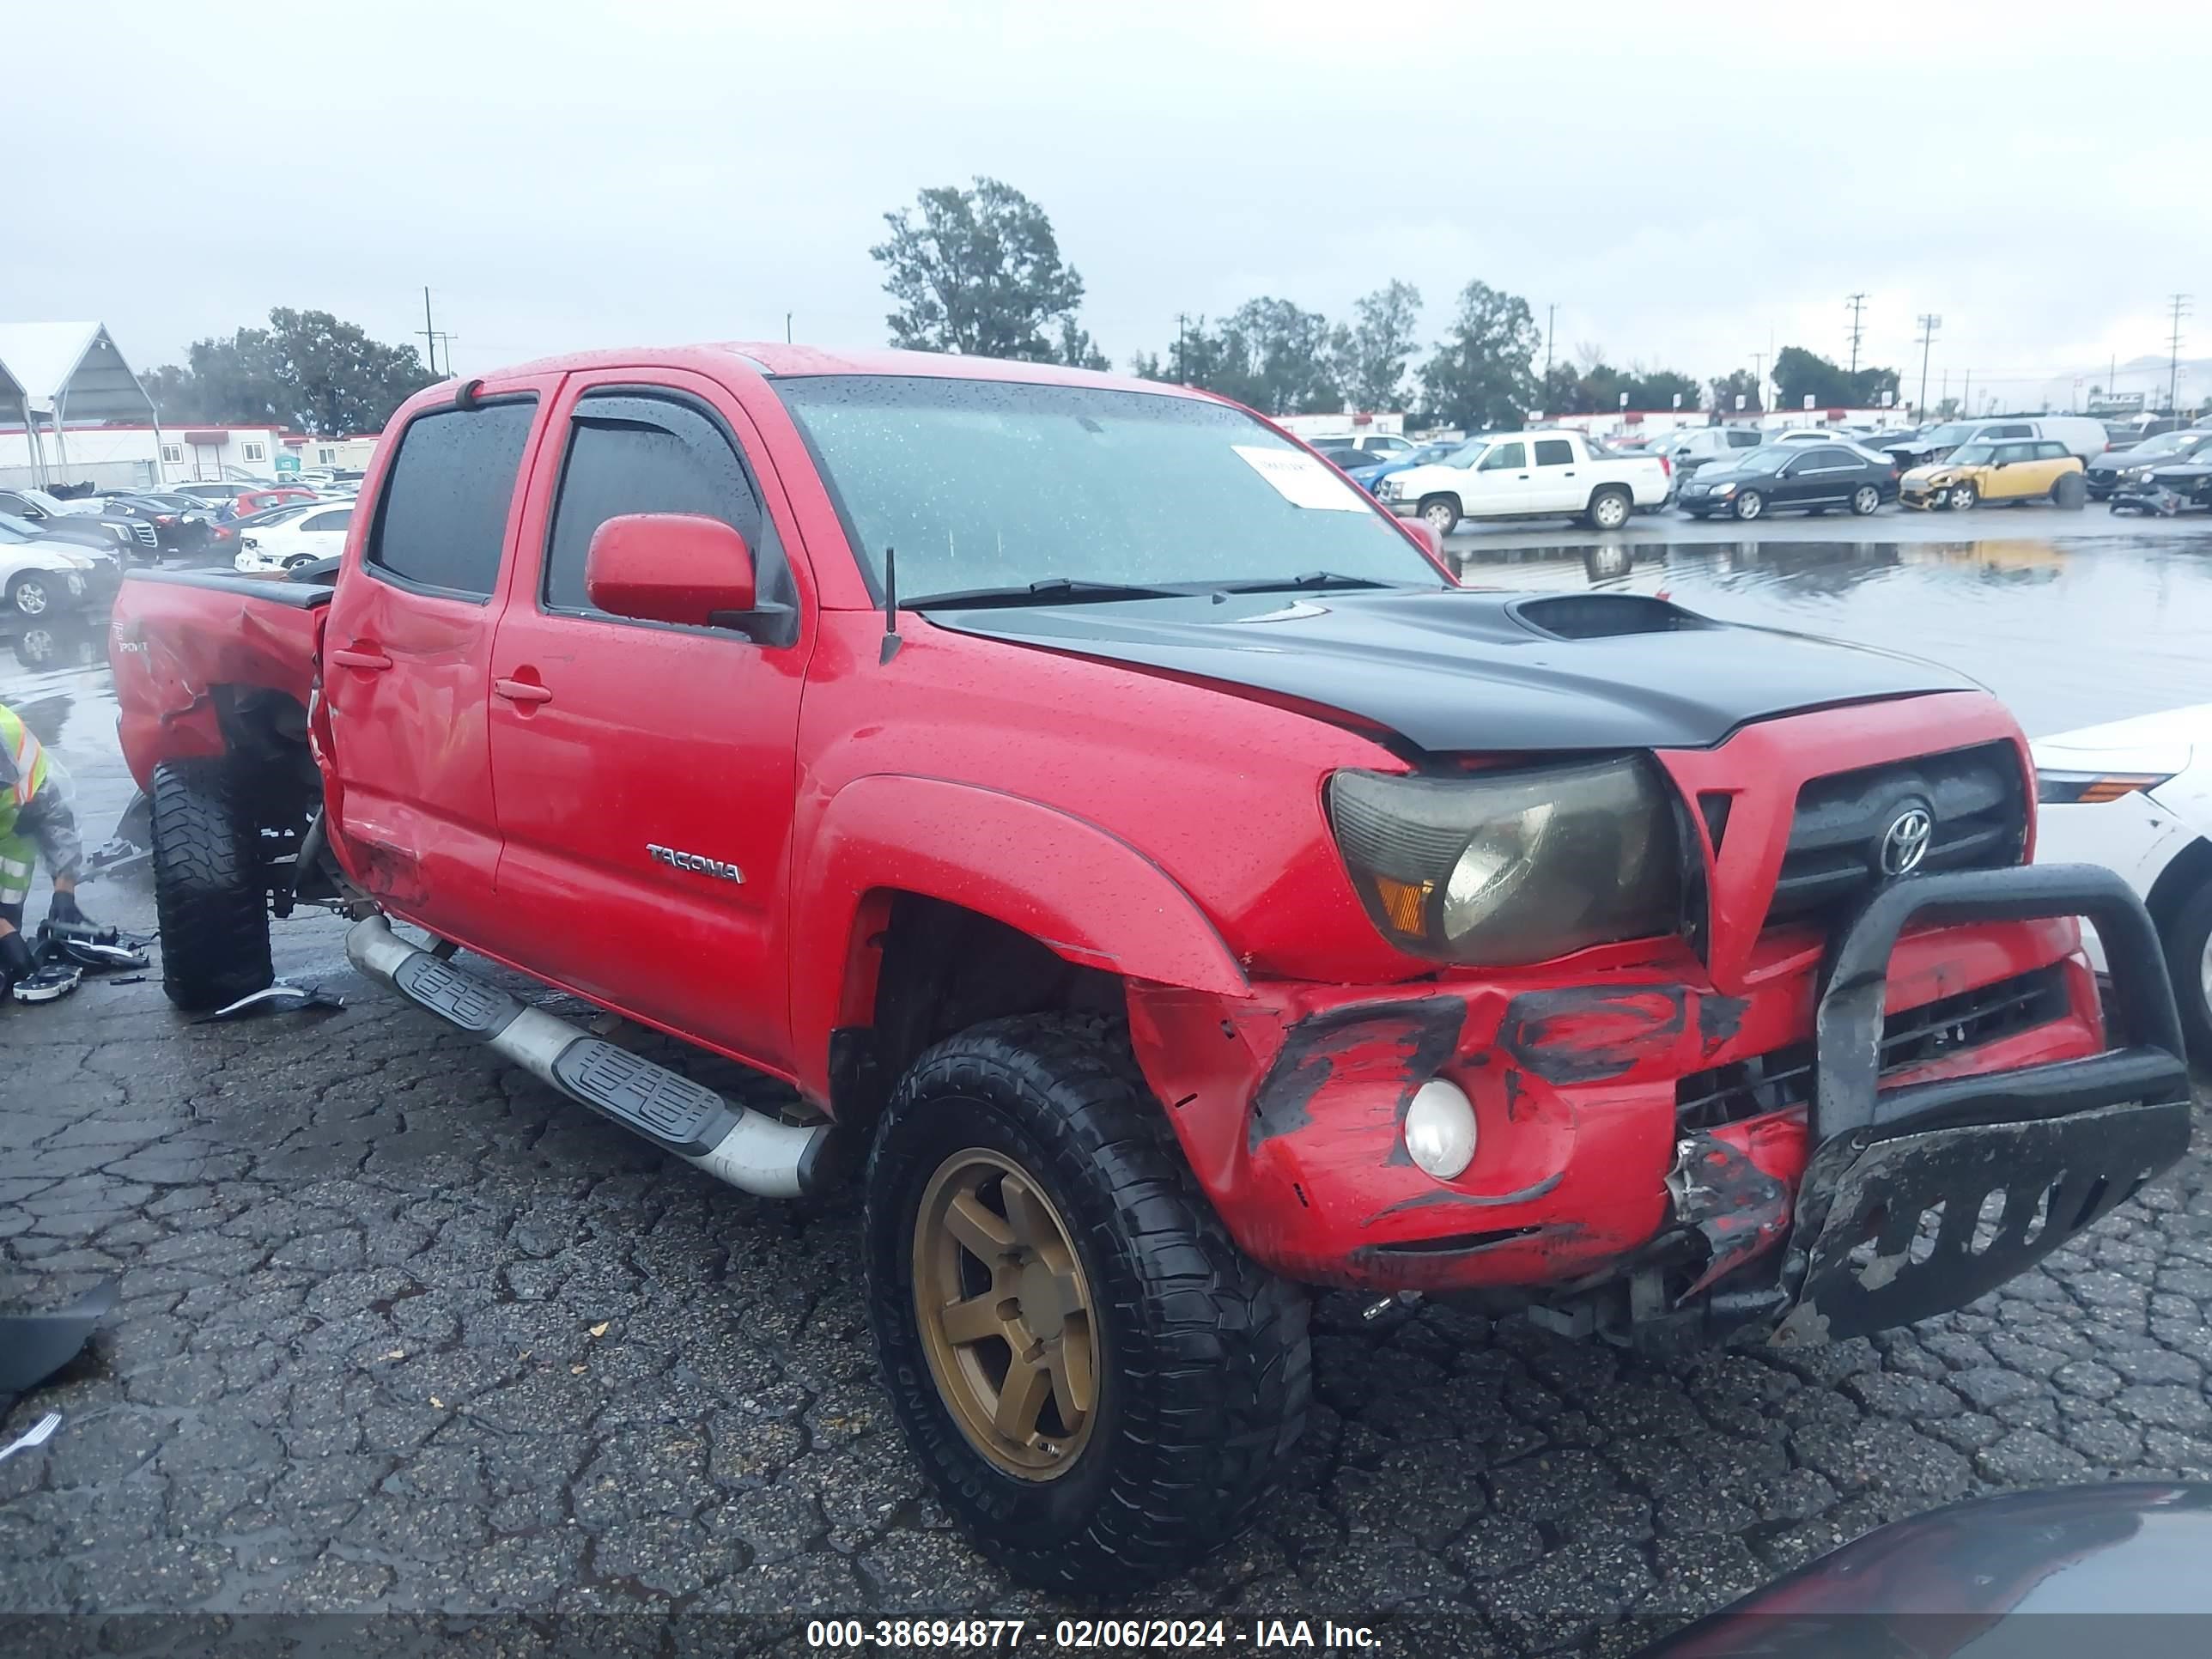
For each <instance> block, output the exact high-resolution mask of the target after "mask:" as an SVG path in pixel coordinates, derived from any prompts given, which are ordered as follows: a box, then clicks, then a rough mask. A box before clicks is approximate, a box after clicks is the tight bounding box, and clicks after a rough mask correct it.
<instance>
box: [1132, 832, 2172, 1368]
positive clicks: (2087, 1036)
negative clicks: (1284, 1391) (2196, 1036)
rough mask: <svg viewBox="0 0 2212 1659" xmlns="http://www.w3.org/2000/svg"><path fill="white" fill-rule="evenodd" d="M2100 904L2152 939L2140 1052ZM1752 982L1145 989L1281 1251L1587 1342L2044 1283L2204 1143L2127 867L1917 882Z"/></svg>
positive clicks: (1875, 1308)
mask: <svg viewBox="0 0 2212 1659" xmlns="http://www.w3.org/2000/svg"><path fill="white" fill-rule="evenodd" d="M2075 915H2089V916H2090V917H2092V918H2093V920H2094V921H2096V922H2097V924H2098V927H2099V929H2100V933H2104V932H2106V929H2107V927H2110V928H2111V929H2112V933H2113V936H2115V937H2117V938H2119V939H2122V940H2124V941H2125V943H2124V945H2122V947H2121V951H2120V953H2119V954H2120V956H2124V958H2125V963H2124V965H2123V964H2122V963H2121V962H2120V961H2119V960H2118V957H2116V959H2115V963H2114V973H2115V981H2116V993H2117V1003H2116V1006H2118V1007H2119V1008H2120V1009H2121V1010H2122V1011H2123V1012H2124V1018H2125V1021H2126V1026H2127V1031H2128V1034H2129V1046H2127V1047H2124V1048H2119V1049H2118V1050H2115V1051H2112V1052H2104V1051H2105V1050H2106V1038H2105V1032H2104V1028H2103V1024H2102V1020H2101V1018H2100V1011H2099V1006H2098V997H2097V992H2096V987H2095V983H2094V981H2093V978H2092V976H2091V975H2090V973H2089V971H2088V969H2087V964H2086V963H2085V962H2083V961H2082V959H2081V955H2080V951H2079V943H2078V934H2077V930H2076V929H2075V926H2074V924H2073V922H2072V921H2071V920H2070V918H2071V917H2073V916H2075ZM1908 924H1910V925H1911V927H1913V928H1914V930H1915V931H1913V932H1911V933H1905V928H1906V927H1907V926H1908ZM1743 978H1744V981H1745V985H1746V989H1745V991H1744V993H1743V994H1741V995H1729V994H1723V993H1721V992H1720V991H1718V990H1717V989H1715V988H1713V987H1712V986H1711V983H1710V981H1707V980H1705V977H1704V976H1703V975H1702V973H1701V972H1700V971H1699V969H1697V967H1696V964H1695V963H1694V961H1693V960H1691V961H1676V962H1674V963H1672V964H1670V965H1668V966H1661V965H1656V964H1651V965H1645V966H1641V967H1636V968H1626V967H1623V968H1617V969H1614V970H1613V971H1612V972H1610V973H1607V974H1605V975H1582V976H1579V977H1578V978H1577V980H1575V981H1569V982H1564V983H1563V982H1561V981H1559V979H1558V978H1556V977H1554V978H1552V979H1550V980H1549V981H1539V980H1535V979H1534V978H1533V977H1531V976H1529V975H1519V976H1501V977H1498V978H1494V979H1486V980H1477V979H1474V978H1473V977H1469V978H1467V979H1457V978H1454V977H1449V976H1447V977H1445V978H1442V979H1439V980H1437V981H1431V982H1429V983H1427V984H1424V985H1421V986H1419V987H1398V988H1397V989H1396V990H1395V991H1394V992H1391V993H1389V994H1384V993H1383V992H1380V991H1376V990H1366V991H1363V990H1361V989H1359V988H1358V987H1315V986H1291V985H1276V986H1261V987H1255V989H1256V991H1257V992H1258V994H1257V995H1255V997H1254V998H1252V999H1249V1000H1232V999H1225V998H1218V997H1212V996H1207V995H1204V994H1198V993H1193V992H1188V991H1181V990H1176V989H1172V988H1170V987H1132V988H1131V993H1130V1014H1131V1031H1132V1036H1133V1039H1134V1042H1135V1046H1136V1048H1137V1053H1138V1057H1139V1061H1140V1062H1141V1063H1142V1065H1143V1066H1144V1068H1145V1071H1146V1075H1147V1077H1148V1079H1150V1080H1151V1082H1152V1085H1153V1087H1154V1089H1155V1090H1156V1091H1157V1092H1158V1095H1159V1097H1160V1098H1161V1099H1162V1101H1163V1102H1164V1103H1165V1104H1166V1107H1167V1109H1168V1112H1169V1115H1170V1120H1171V1121H1172V1122H1173V1123H1174V1125H1175V1127H1176V1131H1177V1133H1178V1135H1179V1136H1180V1138H1181V1139H1182V1144H1183V1146H1184V1149H1185V1152H1186V1153H1187V1155H1188V1158H1189V1160H1190V1163H1191V1164H1192V1167H1193V1169H1194V1171H1195V1172H1196V1174H1197V1176H1198V1177H1199V1180H1200V1183H1201V1184H1202V1185H1203V1186H1204V1187H1205V1188H1206V1192H1207V1194H1209V1196H1210V1197H1211V1198H1212V1200H1213V1202H1214V1204H1215V1206H1216V1207H1217V1209H1218V1210H1219V1212H1221V1214H1222V1216H1223V1218H1224V1219H1225V1222H1226V1223H1227V1224H1228V1225H1229V1227H1230V1229H1231V1232H1232V1233H1233V1234H1234V1235H1235V1236H1236V1237H1237V1239H1238V1241H1239V1243H1241V1244H1243V1247H1244V1248H1245V1249H1247V1250H1249V1252H1251V1253H1252V1254H1253V1255H1255V1256H1256V1257H1257V1258H1258V1259H1260V1260H1261V1261H1264V1262H1266V1263H1267V1265H1268V1266H1269V1267H1273V1269H1274V1270H1275V1271H1277V1272H1279V1273H1284V1274H1285V1275H1286V1276H1289V1277H1291V1278H1295V1279H1301V1280H1304V1281H1306V1282H1310V1283H1316V1284H1327V1285H1345V1286H1349V1287H1353V1288H1359V1289H1364V1290H1383V1291H1396V1290H1421V1291H1431V1292H1439V1291H1441V1292H1450V1291H1481V1292H1485V1293H1486V1294H1490V1295H1492V1296H1497V1295H1500V1294H1504V1295H1506V1296H1509V1297H1513V1298H1517V1299H1518V1300H1520V1301H1522V1303H1524V1304H1530V1305H1534V1306H1535V1307H1538V1308H1539V1309H1544V1308H1549V1309H1551V1310H1554V1311H1556V1310H1560V1309H1569V1310H1573V1312H1572V1313H1571V1315H1570V1316H1567V1317H1565V1318H1555V1319H1553V1320H1550V1321H1548V1322H1552V1323H1554V1324H1555V1325H1558V1326H1560V1327H1561V1328H1580V1329H1585V1330H1587V1329H1593V1328H1595V1329H1602V1330H1606V1331H1607V1332H1609V1333H1614V1334H1618V1333H1619V1332H1620V1330H1621V1329H1622V1328H1625V1327H1629V1326H1638V1325H1646V1324H1648V1325H1650V1326H1652V1327H1655V1328H1656V1327H1672V1328H1678V1329H1679V1328H1684V1327H1689V1326H1694V1327H1696V1328H1699V1329H1701V1330H1705V1331H1708V1332H1709V1331H1711V1329H1713V1328H1722V1327H1729V1326H1741V1325H1745V1324H1753V1325H1758V1326H1762V1327H1764V1328H1768V1329H1771V1330H1773V1331H1775V1332H1776V1333H1777V1334H1778V1335H1779V1337H1780V1340H1785V1341H1800V1340H1819V1339H1820V1338H1823V1337H1832V1336H1839V1335H1842V1334H1848V1333H1849V1332H1850V1331H1854V1330H1863V1329H1873V1328H1879V1327H1881V1326H1884V1325H1892V1324H1897V1323H1901V1322H1910V1321H1911V1320H1912V1319H1917V1318H1919V1317H1922V1316H1924V1315H1925V1314H1927V1313H1929V1312H1933V1311H1936V1310H1938V1309H1940V1308H1942V1307H1951V1306H1957V1305H1959V1304H1960V1303H1962V1302H1964V1301H1967V1300H1971V1299H1972V1297H1975V1296H1978V1295H1980V1294H1982V1293H1983V1291H1984V1290H1986V1289H1987V1288H1989V1286H1990V1285H1993V1284H1995V1283H1998V1282H2002V1279H2006V1278H2008V1277H2010V1276H2011V1275H2012V1274H2014V1273H2018V1272H2020V1271H2021V1269H2022V1268H2024V1267H2027V1266H2028V1265H2030V1264H2032V1263H2033V1261H2035V1260H2037V1259H2039V1257H2040V1256H2041V1255H2045V1254H2047V1252H2048V1251H2049V1250H2050V1249H2056V1248H2057V1246H2058V1245H2059V1244H2061V1243H2063V1242H2065V1240H2066V1239H2067V1238H2069V1237H2072V1236H2074V1235H2075V1233H2078V1232H2079V1231H2080V1230H2081V1228H2082V1227H2084V1226H2087V1225H2089V1224H2090V1223H2092V1222H2093V1221H2094V1220H2095V1219H2097V1218H2098V1217H2100V1216H2101V1215H2103V1214H2105V1213H2106V1212H2108V1211H2109V1210H2110V1209H2111V1208H2112V1206H2113V1205H2115V1204H2118V1203H2119V1202H2121V1201H2123V1200H2124V1199H2125V1198H2126V1197H2127V1196H2128V1195H2129V1194H2131V1193H2132V1192H2133V1191H2134V1190H2135V1189H2136V1188H2137V1187H2139V1186H2140V1185H2141V1183H2142V1181H2143V1180H2145V1179H2148V1177H2149V1176H2151V1175H2154V1174H2155V1173H2156V1172H2157V1171H2158V1170H2160V1169H2163V1168H2164V1167H2166V1164H2170V1163H2172V1161H2173V1159H2174V1158H2177V1157H2178V1156H2179V1153H2180V1152H2181V1151H2182V1149H2183V1147H2184V1146H2185V1142H2186V1138H2187V1133H2188V1106H2187V1087H2186V1080H2185V1072H2184V1070H2183V1066H2182V1063H2181V1060H2180V1058H2179V1056H2180V1054H2181V1047H2180V1038H2179V1023H2178V1020H2177V1019H2176V1018H2175V1015H2174V1013H2173V1002H2172V992H2171V989H2170V987H2168V986H2167V983H2166V976H2165V969H2164V963H2163V960H2162V958H2161V957H2160V954H2159V952H2158V950H2157V945H2156V940H2155V938H2154V935H2153V933H2151V930H2150V924H2149V921H2148V916H2147V915H2145V914H2144V912H2143V910H2142V905H2141V903H2140V902H2138V901H2137V900H2136V898H2135V897H2134V896H2133V895H2132V894H2130V893H2129V892H2128V890H2126V888H2125V887H2124V884H2121V883H2120V882H2119V881H2118V878H2116V877H2113V876H2112V875H2111V874H2110V873H2109V872H2103V871H2098V870H2090V869H2087V868H2081V867H2072V868H2069V867H2062V866H2036V867H2029V868H2012V869H2006V870H2000V871H1992V872H1973V873H1970V874H1957V875H1936V876H1923V877H1915V878H1907V879H1905V880H1904V881H1900V882H1898V883H1896V884H1893V885H1892V886H1891V887H1889V888H1887V889H1886V890H1883V891H1882V892H1881V894H1880V895H1878V896H1876V898H1875V900H1874V901H1873V902H1871V903H1870V904H1869V906H1868V907H1867V908H1866V909H1865V910H1864V911H1863V913H1862V914H1861V915H1859V916H1858V917H1857V920H1856V921H1853V922H1852V923H1851V924H1850V926H1848V927H1845V928H1844V929H1842V930H1841V931H1840V932H1839V933H1838V935H1837V936H1836V937H1835V938H1834V939H1832V941H1830V942H1828V943H1827V944H1826V945H1825V946H1824V945H1823V944H1822V942H1821V941H1820V939H1819V937H1818V936H1817V935H1816V934H1814V933H1811V932H1810V931H1809V930H1801V931H1800V932H1799V933H1797V934H1796V935H1795V936H1794V937H1792V936H1777V937H1775V938H1773V939H1765V940H1762V941H1761V943H1760V945H1759V951H1758V953H1757V954H1756V955H1755V957H1754V959H1753V961H1752V962H1751V963H1749V964H1747V972H1746V973H1745V975H1743ZM1593 981H1595V982H1593ZM1808 1031H1809V1032H1811V1033H1812V1041H1811V1042H1808V1041H1807V1037H1808ZM1434 1077H1443V1078H1445V1079H1448V1080H1449V1081H1451V1082H1453V1083H1455V1085H1458V1086H1459V1087H1460V1088H1461V1089H1462V1091H1464V1092H1465V1093H1466V1094H1467V1095H1468V1097H1469V1099H1470V1100H1471V1101H1472V1102H1473V1103H1474V1109H1475V1115H1476V1119H1477V1123H1478V1126H1479V1138H1478V1147H1477V1151H1476V1153H1475V1157H1474V1162H1473V1163H1472V1164H1471V1165H1470V1166H1469V1167H1468V1170H1467V1171H1466V1172H1465V1173H1464V1174H1463V1175H1462V1176H1458V1177H1456V1178H1454V1179H1452V1180H1449V1181H1439V1180H1437V1179H1434V1178H1432V1177H1431V1176H1427V1175H1425V1174H1424V1173H1423V1172H1422V1171H1421V1170H1419V1169H1417V1168H1416V1167H1414V1165H1413V1163H1412V1161H1411V1158H1409V1156H1408V1155H1407V1152H1406V1150H1405V1146H1404V1143H1403V1139H1402V1135H1401V1125H1402V1121H1403V1118H1404V1114H1405V1111H1406V1109H1407V1105H1408V1104H1409V1103H1410V1101H1411V1099H1412V1097H1413V1093H1414V1091H1417V1090H1418V1089H1419V1087H1420V1086H1421V1085H1422V1084H1423V1083H1425V1082H1427V1081H1428V1080H1429V1079H1431V1078H1434ZM1793 1091H1794V1092H1793ZM1723 1096H1725V1097H1727V1098H1728V1100H1729V1101H1730V1102H1733V1103H1735V1106H1734V1108H1732V1109H1730V1110H1729V1111H1726V1112H1716V1111H1714V1110H1713V1109H1712V1108H1711V1105H1710V1103H1711V1101H1712V1100H1714V1099H1717V1098H1719V1097H1723ZM2023 1125H2026V1126H2030V1127H2025V1128H2023V1127H2021V1126H2023ZM2036 1126H2041V1127H2036ZM2123 1166H2124V1167H2123ZM1885 1194H1887V1206H1886V1207H1885V1206H1884V1196H1885ZM1990 1194H2000V1195H2001V1196H2000V1197H1999V1198H1998V1199H1997V1200H1996V1201H1995V1204H1994V1207H1992V1205H1991V1203H1990ZM2015 1194H2019V1195H2018V1196H2015ZM1931 1212H1933V1214H1932V1216H1931ZM1870 1261H1872V1262H1877V1263H1878V1264H1879V1265H1877V1266H1875V1267H1873V1268H1872V1269H1871V1271H1864V1270H1866V1269H1867V1267H1868V1264H1869V1262H1870ZM1854 1287H1855V1288H1854ZM1576 1320H1580V1321H1581V1323H1580V1324H1579V1325H1578V1326H1577V1324H1576V1323H1575V1321H1576Z"/></svg>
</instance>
